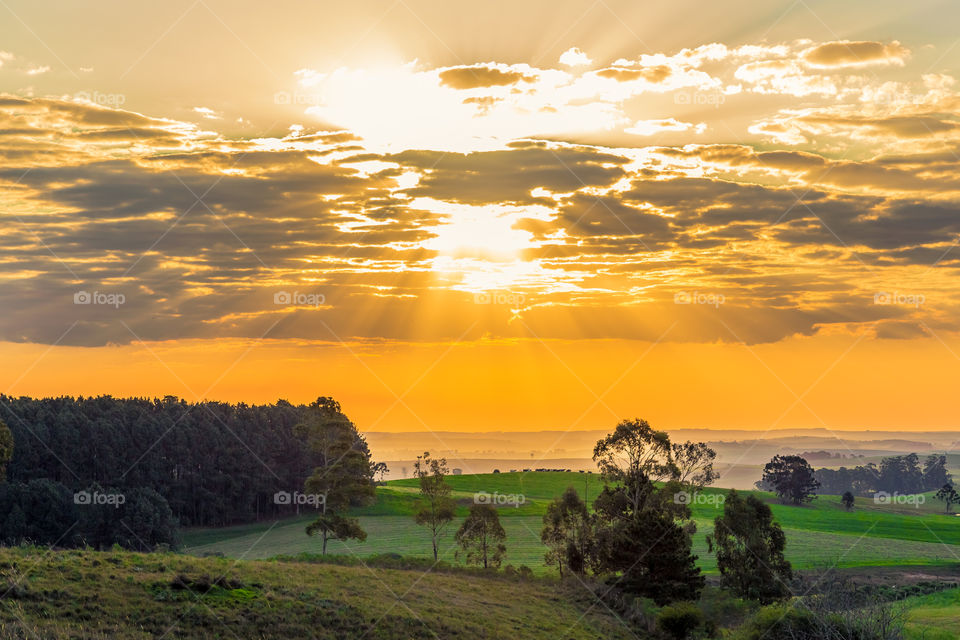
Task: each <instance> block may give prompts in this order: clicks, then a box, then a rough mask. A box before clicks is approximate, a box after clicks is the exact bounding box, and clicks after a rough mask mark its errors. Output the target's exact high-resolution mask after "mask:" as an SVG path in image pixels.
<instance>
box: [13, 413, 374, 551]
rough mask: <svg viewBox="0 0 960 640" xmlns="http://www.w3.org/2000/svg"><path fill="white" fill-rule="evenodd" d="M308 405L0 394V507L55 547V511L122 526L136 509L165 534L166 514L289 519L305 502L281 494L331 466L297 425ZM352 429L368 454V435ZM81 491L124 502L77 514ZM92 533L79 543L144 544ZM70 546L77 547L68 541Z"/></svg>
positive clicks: (199, 520) (212, 520) (195, 518)
mask: <svg viewBox="0 0 960 640" xmlns="http://www.w3.org/2000/svg"><path fill="white" fill-rule="evenodd" d="M312 410H314V409H312V405H311V406H305V405H292V404H290V403H288V402H286V401H283V400H280V401H278V402H277V403H276V404H271V405H246V404H225V403H220V402H200V403H187V402H185V401H183V400H179V399H177V398H174V397H169V396H168V397H166V398H163V399H162V400H161V399H152V400H151V399H137V398H134V399H119V398H113V397H110V396H101V397H96V398H82V397H81V398H71V397H62V398H47V399H32V398H26V397H21V398H12V397H8V396H2V395H0V420H2V421H3V422H5V423H6V424H7V425H8V426H9V428H10V431H11V432H12V434H13V440H14V450H13V457H12V459H11V460H10V462H9V464H8V468H7V480H8V484H7V485H6V487H4V488H3V490H2V492H0V508H3V511H4V513H10V514H11V515H10V518H14V519H15V520H17V521H19V518H20V513H21V512H22V513H23V515H24V520H25V521H26V522H27V523H31V526H33V527H34V529H36V528H37V527H40V529H43V531H40V530H33V529H29V528H28V529H27V530H26V531H27V532H28V533H27V535H25V536H24V537H25V538H27V539H30V540H32V541H35V542H54V540H50V539H48V538H49V536H50V535H51V532H56V534H57V535H60V534H62V533H63V529H62V523H60V522H57V523H50V526H49V527H46V526H44V525H43V522H42V521H43V518H52V517H54V516H50V515H44V514H42V513H41V512H42V511H44V510H46V509H47V508H48V507H51V508H52V507H54V506H55V505H58V506H56V508H53V509H52V510H53V511H54V512H55V513H56V514H58V516H57V517H58V518H59V519H62V520H64V521H66V520H70V521H71V522H76V521H77V520H78V519H79V520H80V522H81V525H84V522H83V520H84V518H89V517H90V516H89V514H90V513H91V512H93V511H99V512H101V513H102V515H101V516H99V517H100V518H101V519H103V518H123V519H124V524H128V521H129V520H130V518H131V517H132V514H134V513H137V514H138V516H137V517H138V518H139V519H140V520H141V521H153V522H155V525H156V526H155V527H154V528H159V529H163V530H165V529H166V528H168V524H169V523H168V522H167V520H168V519H169V518H164V515H163V514H164V513H165V510H166V509H169V515H170V516H171V517H172V520H171V522H172V521H175V523H176V524H179V525H181V526H223V525H229V524H236V523H244V522H251V521H254V520H257V519H260V518H266V517H271V518H272V517H277V516H281V515H285V514H288V513H290V512H292V511H294V510H296V509H297V508H298V507H297V506H296V505H281V504H276V502H275V500H274V494H276V493H277V492H289V493H293V492H295V491H303V488H304V482H305V481H306V479H307V478H308V477H309V476H310V475H311V473H312V472H313V470H314V468H316V467H318V466H322V464H323V456H322V453H318V452H317V451H316V450H315V449H311V448H310V447H308V446H307V445H306V443H305V441H304V439H303V437H302V436H298V435H297V430H296V426H297V425H298V424H301V423H303V422H304V421H306V420H308V418H309V414H310V412H311V411H312ZM351 428H352V425H351ZM354 433H355V438H356V440H357V444H358V446H359V448H360V449H362V450H363V451H364V452H365V454H366V455H367V456H369V450H368V449H367V446H366V443H365V442H364V441H363V438H362V437H361V436H360V435H359V433H356V431H355V429H354ZM81 491H87V492H92V491H100V492H101V493H111V492H117V493H123V494H124V495H125V496H126V498H127V499H126V500H125V502H124V504H122V505H119V506H110V505H107V506H106V508H105V509H103V508H101V509H83V508H80V509H79V510H78V508H79V507H83V506H85V505H82V504H79V505H78V504H74V502H75V501H74V498H73V495H74V493H76V492H81ZM14 504H16V508H14ZM148 505H149V507H148ZM300 508H302V507H300ZM308 508H309V507H308ZM8 509H9V511H8ZM127 512H129V514H127ZM147 512H150V513H149V514H148V513H147ZM124 514H126V515H124ZM60 516H62V518H60ZM71 518H72V519H71ZM8 519H9V518H8ZM11 524H16V523H15V522H13V523H11ZM115 524H116V523H115ZM144 526H145V527H146V528H145V529H143V530H141V531H139V532H136V533H137V535H138V536H142V538H143V540H144V542H147V543H151V542H152V543H156V542H167V541H169V540H166V538H167V537H169V536H166V534H160V535H153V533H151V532H152V531H153V530H152V529H151V528H150V527H147V526H146V525H144ZM102 528H103V529H104V530H108V529H109V530H113V531H118V532H119V533H118V534H116V535H115V536H114V537H115V538H120V537H123V536H126V538H130V537H131V534H129V533H128V532H126V530H125V529H126V527H124V526H109V525H104V526H103V527H102ZM132 528H134V529H136V527H132ZM58 529H59V531H58ZM92 529H96V527H95V526H93V525H91V527H88V528H87V529H86V530H85V529H84V527H83V526H80V525H78V527H77V530H78V531H80V532H82V533H83V534H84V535H81V537H84V538H92V539H93V540H94V541H95V542H96V543H95V544H92V546H103V544H105V543H112V542H118V543H120V544H123V545H124V546H133V547H139V546H144V545H141V544H126V542H127V540H126V538H125V539H123V540H120V539H115V540H109V539H106V538H103V537H100V536H96V535H94V534H90V533H89V531H90V530H92ZM147 529H150V531H149V532H148V531H147ZM17 530H18V529H16V528H5V529H4V531H5V533H4V535H5V536H6V537H8V538H9V537H10V536H11V535H15V532H16V531H17ZM11 532H13V533H11ZM41 534H42V535H41ZM121 534H122V535H121ZM7 541H8V542H10V541H11V540H7ZM65 541H66V542H77V540H74V538H73V537H69V536H68V538H67V539H66V540H65ZM86 543H88V544H90V541H89V539H88V540H87V542H86ZM61 544H63V542H61Z"/></svg>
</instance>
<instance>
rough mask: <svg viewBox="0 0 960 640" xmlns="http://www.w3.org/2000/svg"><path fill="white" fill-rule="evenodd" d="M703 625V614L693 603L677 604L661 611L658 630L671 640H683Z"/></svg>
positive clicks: (658, 617)
mask: <svg viewBox="0 0 960 640" xmlns="http://www.w3.org/2000/svg"><path fill="white" fill-rule="evenodd" d="M702 625H703V613H702V612H701V611H700V609H698V608H697V605H695V604H694V603H692V602H677V603H675V604H671V605H668V606H666V607H664V608H663V609H661V610H660V613H659V614H658V615H657V628H658V629H660V631H662V632H664V633H666V634H667V635H668V636H670V637H671V638H675V639H676V640H683V639H684V638H689V637H690V634H692V633H693V632H694V631H696V630H697V629H699V628H700V627H701V626H702Z"/></svg>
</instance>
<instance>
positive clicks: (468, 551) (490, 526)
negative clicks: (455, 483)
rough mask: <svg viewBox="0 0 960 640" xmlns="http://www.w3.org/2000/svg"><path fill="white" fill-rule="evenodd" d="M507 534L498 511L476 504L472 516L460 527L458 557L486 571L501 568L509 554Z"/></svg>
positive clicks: (471, 509)
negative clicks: (505, 542)
mask: <svg viewBox="0 0 960 640" xmlns="http://www.w3.org/2000/svg"><path fill="white" fill-rule="evenodd" d="M506 538H507V533H506V531H504V530H503V525H501V524H500V516H499V515H497V509H496V507H494V506H493V505H491V504H474V505H472V506H471V507H470V514H469V515H468V516H467V519H466V520H464V521H463V524H462V525H460V529H459V530H458V531H457V534H456V540H457V544H458V545H459V546H460V549H459V550H458V551H457V554H456V555H457V557H458V558H460V557H463V558H464V560H465V561H466V563H467V564H476V565H479V566H482V567H483V568H484V569H487V568H490V567H499V566H500V563H501V562H502V561H503V556H504V554H506V552H507V547H506V545H504V544H503V541H504V540H506Z"/></svg>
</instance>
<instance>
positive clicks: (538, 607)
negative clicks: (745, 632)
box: [0, 547, 635, 640]
mask: <svg viewBox="0 0 960 640" xmlns="http://www.w3.org/2000/svg"><path fill="white" fill-rule="evenodd" d="M0 581H2V584H0V588H2V593H3V597H2V598H0V638H4V640H21V639H24V640H26V639H28V638H29V639H30V640H67V639H71V640H73V639H78V638H82V639H84V640H101V639H107V638H110V639H117V638H119V639H122V640H134V639H136V640H147V639H148V638H161V637H162V638H171V639H173V638H260V639H274V638H275V639H277V640H289V639H290V638H315V639H318V640H339V639H340V638H344V637H357V638H359V637H363V638H366V639H369V640H410V639H420V638H423V639H426V638H438V637H440V638H455V637H464V638H467V637H469V638H505V637H510V638H515V639H516V640H533V639H535V638H544V637H557V638H560V637H562V638H565V639H571V640H580V639H584V640H585V639H587V638H597V637H604V638H613V639H619V638H630V637H635V636H633V634H632V633H631V632H629V631H628V630H627V629H626V628H625V626H624V625H623V623H622V622H621V621H619V620H618V619H616V617H615V616H613V615H612V614H611V613H610V612H609V611H608V610H607V609H606V608H605V607H602V606H597V603H596V599H595V598H594V597H593V596H592V594H590V593H588V592H585V591H584V590H582V589H580V590H577V589H573V588H567V587H561V588H558V586H557V583H556V582H555V581H544V580H537V579H533V578H530V579H525V580H521V579H519V578H509V577H507V576H504V575H503V574H500V575H490V574H486V575H483V574H479V573H478V572H473V573H468V572H464V571H459V572H450V571H424V570H422V569H421V570H418V571H411V570H402V569H393V568H381V567H369V566H337V565H333V564H324V565H319V564H315V563H304V562H242V561H238V560H233V559H226V558H196V557H192V556H187V555H182V554H175V553H132V552H126V551H113V552H96V551H90V550H60V551H53V550H49V549H44V548H39V547H14V548H2V549H0Z"/></svg>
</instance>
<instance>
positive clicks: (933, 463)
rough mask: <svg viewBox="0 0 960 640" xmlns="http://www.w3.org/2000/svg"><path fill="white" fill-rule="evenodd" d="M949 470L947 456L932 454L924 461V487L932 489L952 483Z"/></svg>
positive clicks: (927, 489) (928, 489)
mask: <svg viewBox="0 0 960 640" xmlns="http://www.w3.org/2000/svg"><path fill="white" fill-rule="evenodd" d="M951 480H952V478H951V476H950V473H949V472H948V471H947V456H945V455H936V454H931V455H929V456H927V459H926V460H925V461H924V463H923V488H924V490H925V491H930V490H932V489H936V488H938V487H942V486H943V485H945V484H952V482H951Z"/></svg>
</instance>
